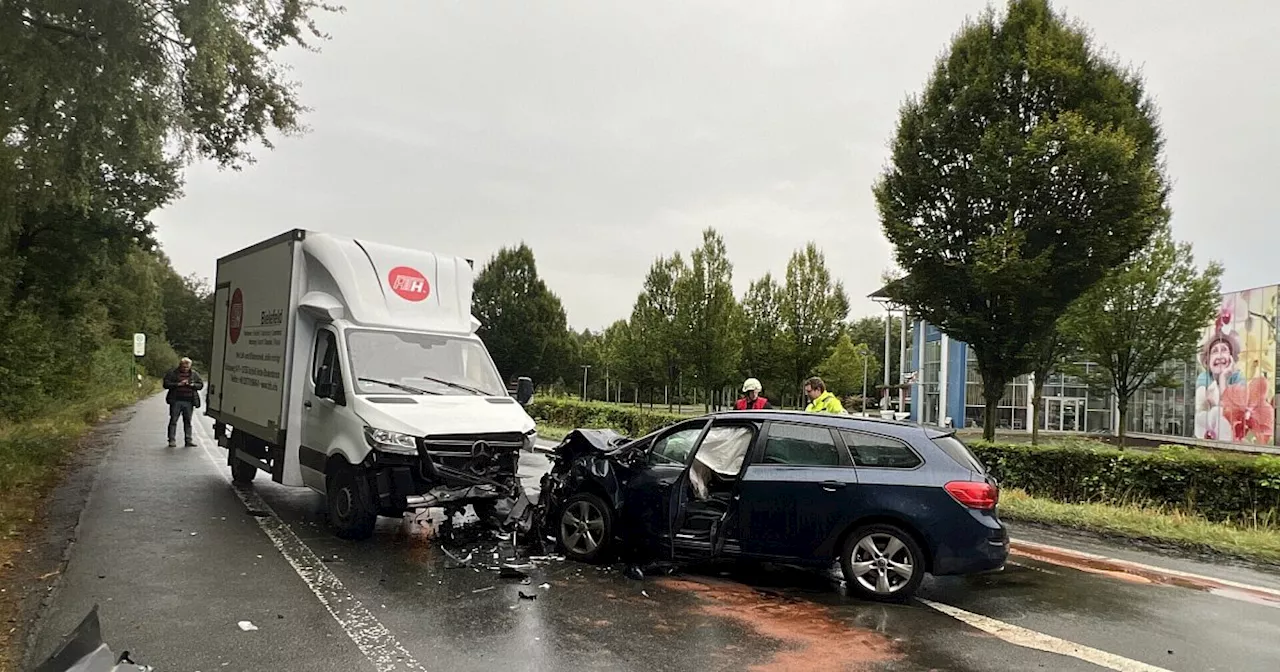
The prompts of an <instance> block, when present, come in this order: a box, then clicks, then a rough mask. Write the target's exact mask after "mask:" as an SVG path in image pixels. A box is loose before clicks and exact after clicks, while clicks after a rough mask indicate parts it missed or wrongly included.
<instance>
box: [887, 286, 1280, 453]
mask: <svg viewBox="0 0 1280 672" xmlns="http://www.w3.org/2000/svg"><path fill="white" fill-rule="evenodd" d="M1278 294H1280V286H1269V287H1261V288H1257V289H1251V290H1245V291H1243V292H1233V293H1230V294H1225V295H1223V297H1222V304H1221V306H1220V308H1219V309H1218V311H1217V313H1216V314H1215V316H1214V320H1213V322H1212V323H1211V324H1208V325H1206V326H1205V328H1204V330H1203V331H1202V333H1201V337H1200V343H1199V347H1198V348H1197V353H1196V355H1195V356H1194V357H1193V358H1191V359H1190V360H1188V361H1184V362H1169V363H1168V364H1166V365H1165V367H1164V370H1163V371H1162V372H1161V373H1162V375H1160V376H1159V379H1160V382H1161V383H1165V384H1168V385H1169V386H1168V387H1149V388H1147V389H1144V390H1141V391H1139V392H1138V393H1137V394H1136V395H1134V397H1133V398H1132V399H1130V401H1129V413H1128V427H1127V428H1126V430H1127V433H1129V434H1132V435H1137V436H1142V435H1150V436H1151V437H1153V438H1159V437H1177V438H1180V439H1189V440H1190V442H1192V443H1206V444H1214V443H1227V444H1241V443H1243V444H1261V445H1276V441H1275V432H1274V427H1275V425H1276V419H1277V413H1276V408H1275V395H1276V392H1277V385H1276V377H1275V364H1276V331H1277V319H1276V318H1277V299H1278V298H1280V297H1278ZM906 362H907V366H906V370H907V371H910V372H913V373H912V374H911V375H909V377H908V379H909V380H911V381H912V382H911V385H910V397H911V400H912V403H911V408H910V412H911V417H912V419H913V420H915V421H917V422H921V423H925V424H936V425H944V426H945V425H950V426H954V427H972V428H977V427H981V426H982V421H983V401H982V379H981V377H980V376H979V375H978V367H977V360H976V358H975V357H974V354H973V349H972V348H970V347H968V346H967V345H966V344H964V343H962V342H960V341H957V340H955V339H952V338H949V337H948V336H947V335H946V334H943V333H941V332H940V331H939V330H938V329H937V328H936V327H934V326H933V325H930V324H927V323H924V322H921V321H916V322H915V324H914V326H913V327H912V331H911V339H910V345H909V349H908V354H907V359H906ZM1070 368H1072V369H1075V370H1077V371H1080V372H1084V373H1085V374H1086V375H1087V376H1089V377H1093V376H1092V375H1091V374H1092V373H1093V370H1094V369H1096V365H1095V364H1092V363H1089V362H1079V363H1078V364H1077V365H1076V366H1074V367H1070ZM1033 384H1034V383H1033V381H1032V380H1031V376H1026V375H1024V376H1019V377H1018V378H1017V379H1016V380H1014V381H1013V382H1011V383H1009V385H1008V386H1007V387H1006V388H1005V393H1004V396H1003V397H1002V398H1001V399H1000V404H999V409H998V414H997V419H996V422H997V423H998V426H997V429H998V430H1006V431H1009V430H1013V431H1018V430H1026V431H1030V430H1031V427H1032V423H1033V422H1034V423H1036V424H1038V425H1039V427H1040V429H1041V430H1046V431H1051V432H1054V431H1060V432H1073V433H1115V432H1116V431H1117V430H1118V429H1119V427H1118V423H1119V413H1118V411H1117V409H1116V404H1115V399H1114V396H1113V395H1112V394H1111V393H1110V390H1109V388H1096V387H1095V388H1090V386H1089V385H1088V384H1087V383H1086V382H1085V379H1084V378H1082V377H1080V376H1075V375H1066V374H1055V375H1053V376H1051V377H1050V378H1049V380H1047V381H1044V382H1043V385H1044V403H1043V405H1042V407H1041V411H1040V413H1039V415H1038V417H1037V415H1036V413H1035V412H1034V410H1033V409H1032V406H1031V400H1032V396H1033V395H1032V393H1033V391H1034V388H1033V387H1032V386H1033Z"/></svg>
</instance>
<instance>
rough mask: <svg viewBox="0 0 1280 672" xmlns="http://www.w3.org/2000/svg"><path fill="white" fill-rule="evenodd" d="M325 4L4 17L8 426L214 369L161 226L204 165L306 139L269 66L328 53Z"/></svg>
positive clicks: (103, 4)
mask: <svg viewBox="0 0 1280 672" xmlns="http://www.w3.org/2000/svg"><path fill="white" fill-rule="evenodd" d="M323 9H324V8H323V7H322V6H321V5H320V4H319V3H317V2H314V1H312V0H302V1H300V2H287V3H263V2H253V1H251V0H211V1H209V2H198V3H191V2H184V1H181V0H155V1H153V2H145V3H139V2H135V1H134V0H95V1H94V2H87V3H86V2H71V3H67V2H48V1H46V0H13V1H7V2H4V3H0V99H2V100H3V101H4V104H3V105H0V419H7V418H21V417H25V416H28V415H30V414H32V413H36V412H38V411H40V410H42V409H44V408H46V407H48V406H50V405H51V404H59V403H65V402H70V401H75V400H78V399H82V398H84V397H86V396H88V395H91V394H95V393H97V392H100V391H102V390H103V389H105V388H106V387H110V386H121V385H128V384H131V383H130V382H129V373H130V365H131V363H132V362H131V357H132V355H131V354H130V346H129V343H128V339H129V337H130V336H131V335H132V334H133V333H135V332H143V333H146V334H148V336H149V337H150V338H149V341H150V344H149V350H150V353H151V356H150V357H149V358H148V360H147V361H146V362H144V364H147V365H148V369H150V370H151V372H152V373H155V372H157V370H158V369H160V368H163V367H167V366H172V365H173V364H174V363H175V362H174V361H173V360H174V359H175V358H176V354H175V353H174V351H173V349H172V348H171V347H169V344H172V346H173V348H177V349H178V350H179V351H181V352H182V353H184V354H190V355H191V356H192V357H193V358H195V359H207V357H208V352H209V334H210V331H211V326H210V320H211V304H210V298H209V291H208V288H207V287H206V286H205V285H204V283H203V282H201V281H200V280H198V279H196V278H183V277H179V276H178V274H176V273H175V272H174V271H173V269H172V268H171V266H170V265H169V261H168V259H167V258H166V257H165V256H164V255H163V254H162V253H161V252H160V251H159V249H158V246H157V244H156V241H155V235H154V234H155V230H154V226H153V225H152V224H151V222H150V221H149V219H148V217H149V216H150V214H151V213H152V212H153V211H154V210H155V209H157V208H159V207H162V206H163V205H165V204H166V203H168V202H170V201H172V200H173V199H174V198H176V197H177V196H178V195H179V194H180V188H181V182H182V179H181V178H182V169H183V167H184V166H185V165H186V163H187V162H188V161H190V160H193V159H196V158H205V159H209V160H212V161H214V162H216V163H217V164H219V165H221V166H223V167H238V166H240V165H243V164H244V163H246V162H248V161H250V160H251V157H250V156H249V154H248V148H249V147H251V146H254V145H257V144H259V143H267V145H268V146H269V138H268V134H270V133H272V132H274V131H282V132H292V131H296V130H297V129H298V121H297V117H298V114H299V112H300V110H301V106H300V104H299V103H298V101H297V99H296V95H295V91H294V88H293V84H292V82H291V81H290V80H289V79H288V78H287V77H286V76H285V73H284V71H283V70H282V69H281V68H279V67H278V66H277V65H276V64H274V63H273V62H272V61H271V57H272V55H273V54H274V53H275V52H276V51H278V50H279V49H281V48H282V47H285V46H288V45H298V46H303V47H306V46H307V45H308V43H309V41H310V40H309V39H308V38H320V37H322V36H320V35H319V34H318V33H317V32H316V31H315V28H314V24H313V23H312V16H311V15H312V14H315V13H316V12H317V11H322V10H323Z"/></svg>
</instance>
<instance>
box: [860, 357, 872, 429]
mask: <svg viewBox="0 0 1280 672" xmlns="http://www.w3.org/2000/svg"><path fill="white" fill-rule="evenodd" d="M870 359H871V352H870V351H869V350H868V349H867V346H866V345H865V344H864V345H863V346H862V415H864V416H865V415H866V414H867V364H868V363H869V360H870Z"/></svg>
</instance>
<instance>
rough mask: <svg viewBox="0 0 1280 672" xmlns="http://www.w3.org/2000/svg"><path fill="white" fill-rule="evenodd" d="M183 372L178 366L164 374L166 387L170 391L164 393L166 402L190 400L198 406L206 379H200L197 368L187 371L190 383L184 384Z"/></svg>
mask: <svg viewBox="0 0 1280 672" xmlns="http://www.w3.org/2000/svg"><path fill="white" fill-rule="evenodd" d="M182 375H183V374H182V372H181V371H179V370H178V367H176V366H175V367H173V368H172V369H170V370H169V373H166V374H164V389H166V390H168V392H166V393H165V395H164V402H165V403H166V404H172V403H174V402H175V401H189V402H191V403H193V404H195V405H196V406H199V405H200V390H201V389H203V388H204V381H203V380H201V379H200V374H198V373H196V370H195V369H191V370H189V371H187V380H188V382H190V385H183V384H182Z"/></svg>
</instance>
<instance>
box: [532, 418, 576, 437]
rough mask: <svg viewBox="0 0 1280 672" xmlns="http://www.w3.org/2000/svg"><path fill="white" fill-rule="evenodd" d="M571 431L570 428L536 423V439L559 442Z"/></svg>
mask: <svg viewBox="0 0 1280 672" xmlns="http://www.w3.org/2000/svg"><path fill="white" fill-rule="evenodd" d="M572 431H573V428H571V427H558V426H556V425H548V424H545V423H541V422H540V423H538V438H539V439H546V440H547V441H560V440H561V439H563V438H564V437H566V436H568V435H569V432H572Z"/></svg>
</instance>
